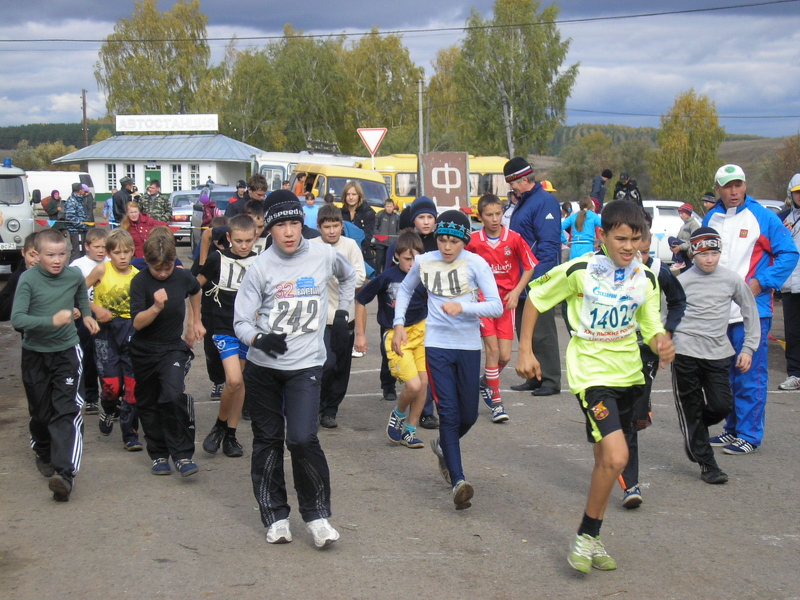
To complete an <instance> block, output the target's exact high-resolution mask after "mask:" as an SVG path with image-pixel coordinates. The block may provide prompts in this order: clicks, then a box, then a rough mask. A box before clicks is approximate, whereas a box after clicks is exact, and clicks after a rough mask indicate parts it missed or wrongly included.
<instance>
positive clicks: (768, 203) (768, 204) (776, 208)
mask: <svg viewBox="0 0 800 600" xmlns="http://www.w3.org/2000/svg"><path fill="white" fill-rule="evenodd" d="M756 202H758V203H759V204H760V205H761V206H763V207H764V208H768V209H770V210H771V211H772V212H774V213H775V214H778V213H779V212H781V211H782V210H783V209H785V208H786V207H787V204H786V201H784V200H762V199H760V198H756Z"/></svg>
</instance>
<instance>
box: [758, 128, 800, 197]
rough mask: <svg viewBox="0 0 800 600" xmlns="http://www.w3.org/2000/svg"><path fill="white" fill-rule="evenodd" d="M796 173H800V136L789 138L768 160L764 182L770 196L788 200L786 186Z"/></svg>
mask: <svg viewBox="0 0 800 600" xmlns="http://www.w3.org/2000/svg"><path fill="white" fill-rule="evenodd" d="M795 173H800V135H793V136H791V137H787V138H786V141H785V142H784V144H783V146H782V147H781V149H780V150H778V151H777V152H776V153H775V154H774V155H773V156H771V157H770V158H768V159H767V160H766V165H765V167H764V181H765V184H766V186H767V189H768V190H769V192H770V196H771V197H772V198H775V199H777V200H783V199H784V198H786V197H787V192H786V185H787V184H788V183H789V180H790V179H791V178H792V176H793V175H794V174H795ZM748 191H749V190H748Z"/></svg>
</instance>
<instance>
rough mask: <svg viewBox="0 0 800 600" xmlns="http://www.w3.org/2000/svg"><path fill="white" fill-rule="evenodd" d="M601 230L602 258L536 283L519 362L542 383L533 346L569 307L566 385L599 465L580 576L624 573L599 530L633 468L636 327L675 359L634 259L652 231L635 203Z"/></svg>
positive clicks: (650, 284) (582, 260)
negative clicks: (546, 316)
mask: <svg viewBox="0 0 800 600" xmlns="http://www.w3.org/2000/svg"><path fill="white" fill-rule="evenodd" d="M602 225H603V227H602V229H601V232H600V239H601V240H602V242H603V246H602V247H601V249H600V251H599V252H597V253H596V254H593V255H590V256H581V257H578V258H576V259H573V260H571V261H569V262H566V263H564V264H562V265H559V266H557V267H554V268H553V269H551V270H550V271H548V272H547V273H546V274H545V275H543V276H542V277H539V278H538V279H535V280H534V281H532V282H531V284H530V294H529V296H528V300H529V301H528V302H526V304H525V309H524V313H523V317H522V327H521V332H520V345H519V359H518V362H517V373H518V374H519V375H520V376H521V377H525V378H534V377H535V378H536V379H541V376H542V371H541V367H540V365H539V361H538V360H537V359H536V357H535V356H534V348H533V343H532V339H533V332H534V329H535V326H536V321H537V319H538V317H539V314H540V313H542V312H544V311H547V310H549V309H551V308H552V307H553V306H555V305H557V304H558V303H559V302H562V301H563V300H566V301H567V307H568V312H569V320H570V322H571V323H572V324H573V326H574V327H575V335H574V336H573V337H572V338H571V339H570V341H569V345H568V346H567V354H566V357H567V377H568V379H569V386H570V389H571V390H572V392H573V393H575V394H576V395H577V396H578V400H579V401H580V403H581V408H582V409H583V412H584V415H585V418H586V432H587V435H588V438H589V442H590V443H593V444H594V461H595V462H594V469H593V471H592V480H591V486H590V488H589V496H588V498H587V501H586V509H585V512H584V514H583V520H582V521H581V525H580V527H579V528H578V534H577V535H576V537H575V540H574V541H573V544H572V548H571V550H570V553H569V555H568V557H567V560H568V561H569V564H570V565H571V566H572V567H573V568H574V569H576V570H578V571H580V572H581V573H588V572H589V571H590V570H591V568H592V567H594V568H596V569H600V570H603V571H609V570H613V569H616V568H617V564H616V561H614V559H613V558H611V557H610V556H609V555H608V554H607V553H606V551H605V549H604V547H603V544H602V542H601V541H600V527H601V525H602V524H603V516H604V514H605V511H606V507H607V506H608V500H609V498H610V496H611V491H612V489H613V487H614V482H615V481H616V480H617V477H618V476H619V475H620V473H622V470H623V469H624V468H625V465H626V463H627V462H628V447H627V444H626V442H625V433H627V432H628V431H629V430H630V427H631V421H632V410H633V406H634V403H635V401H636V399H637V398H638V397H639V396H640V394H641V388H642V386H643V384H644V376H643V375H642V360H641V358H640V355H639V348H638V345H637V342H636V326H637V323H638V325H639V327H640V329H641V332H642V337H643V338H644V340H645V342H647V343H648V344H649V345H650V348H651V349H652V350H653V352H655V353H657V354H658V355H659V357H660V359H661V362H662V363H668V362H672V359H673V357H674V355H675V349H674V347H673V345H672V341H671V340H670V339H669V337H667V335H666V332H665V331H664V327H663V326H662V325H661V315H660V312H659V304H660V298H659V296H660V291H659V289H658V283H657V281H656V276H655V275H654V274H653V273H652V272H651V271H650V270H649V269H648V268H647V267H645V266H643V265H642V264H641V263H640V262H639V261H638V260H636V258H635V257H636V252H637V251H638V248H639V244H640V242H641V238H642V231H644V229H645V227H646V226H647V225H646V223H645V220H644V212H642V210H641V209H640V208H639V207H638V206H636V205H635V204H633V203H631V202H611V203H609V204H608V206H606V207H605V208H604V209H603V213H602Z"/></svg>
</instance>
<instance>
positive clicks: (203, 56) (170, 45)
mask: <svg viewBox="0 0 800 600" xmlns="http://www.w3.org/2000/svg"><path fill="white" fill-rule="evenodd" d="M207 22H208V17H207V16H206V15H205V14H203V13H201V12H200V0H177V2H176V3H175V5H174V6H173V7H172V10H171V11H167V12H164V13H162V12H160V11H159V10H158V0H139V1H137V2H136V3H135V7H134V11H133V15H131V17H130V18H122V19H120V20H119V21H117V23H116V25H115V26H114V33H112V34H111V35H109V36H108V37H107V38H106V41H105V43H104V44H103V46H102V47H101V49H100V56H99V60H98V61H97V62H96V63H95V68H94V76H95V79H97V85H98V87H99V88H100V90H101V91H102V92H104V93H105V95H106V109H107V110H108V112H109V114H178V113H180V112H181V109H185V111H186V112H192V111H193V110H195V105H196V103H197V101H198V100H199V99H201V98H202V95H200V96H198V91H199V89H200V86H201V84H202V82H203V81H204V78H205V76H206V74H207V71H208V68H209V57H210V53H211V51H210V49H209V46H208V41H207V34H206V24H207Z"/></svg>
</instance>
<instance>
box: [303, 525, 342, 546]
mask: <svg viewBox="0 0 800 600" xmlns="http://www.w3.org/2000/svg"><path fill="white" fill-rule="evenodd" d="M307 527H308V531H309V532H310V533H311V535H313V536H314V545H315V546H316V547H317V548H325V547H326V546H330V545H331V544H332V543H333V542H335V541H336V540H338V539H339V532H338V531H336V530H335V529H334V528H333V525H331V524H330V523H328V519H315V520H313V521H311V522H310V523H308V524H307Z"/></svg>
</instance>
